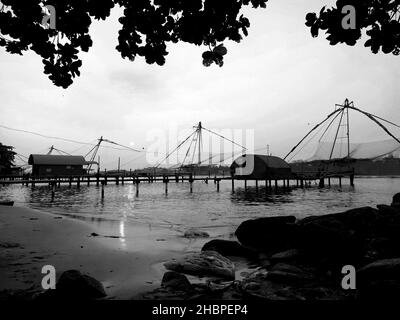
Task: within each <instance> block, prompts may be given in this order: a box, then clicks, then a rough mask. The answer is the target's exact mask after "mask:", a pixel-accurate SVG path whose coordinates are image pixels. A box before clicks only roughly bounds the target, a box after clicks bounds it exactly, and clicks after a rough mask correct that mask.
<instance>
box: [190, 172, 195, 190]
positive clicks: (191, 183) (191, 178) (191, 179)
mask: <svg viewBox="0 0 400 320" xmlns="http://www.w3.org/2000/svg"><path fill="white" fill-rule="evenodd" d="M193 181H194V180H193V177H192V175H190V177H189V185H190V193H193Z"/></svg>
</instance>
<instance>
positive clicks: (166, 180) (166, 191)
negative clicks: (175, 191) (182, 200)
mask: <svg viewBox="0 0 400 320" xmlns="http://www.w3.org/2000/svg"><path fill="white" fill-rule="evenodd" d="M163 182H164V184H165V194H168V182H169V178H168V177H164V178H163Z"/></svg>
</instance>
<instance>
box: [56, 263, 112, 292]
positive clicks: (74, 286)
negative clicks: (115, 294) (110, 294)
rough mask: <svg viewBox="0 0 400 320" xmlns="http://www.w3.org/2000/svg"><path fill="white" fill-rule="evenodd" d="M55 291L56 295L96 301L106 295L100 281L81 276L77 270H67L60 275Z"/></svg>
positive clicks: (84, 275)
mask: <svg viewBox="0 0 400 320" xmlns="http://www.w3.org/2000/svg"><path fill="white" fill-rule="evenodd" d="M56 290H57V293H58V294H62V295H63V296H69V297H71V298H74V297H79V298H85V299H97V298H103V297H105V296H106V295H107V294H106V292H105V290H104V287H103V285H102V284H101V282H100V281H98V280H96V279H95V278H93V277H90V276H88V275H86V274H82V273H81V272H80V271H78V270H68V271H65V272H64V273H62V274H61V276H60V279H59V280H58V282H57V285H56Z"/></svg>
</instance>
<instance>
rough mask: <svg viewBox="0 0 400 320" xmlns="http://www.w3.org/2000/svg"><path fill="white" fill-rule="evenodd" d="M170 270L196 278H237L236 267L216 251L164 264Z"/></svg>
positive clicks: (195, 254)
mask: <svg viewBox="0 0 400 320" xmlns="http://www.w3.org/2000/svg"><path fill="white" fill-rule="evenodd" d="M164 266H165V268H167V269H168V270H172V271H176V272H181V273H186V274H192V275H196V276H207V275H208V276H218V277H222V278H228V279H234V278H235V265H234V264H233V262H232V261H230V260H229V259H228V258H225V257H224V256H222V255H220V254H219V253H218V252H215V251H203V252H201V253H192V254H187V255H184V256H183V257H180V258H178V259H174V260H171V261H168V262H166V263H165V264H164Z"/></svg>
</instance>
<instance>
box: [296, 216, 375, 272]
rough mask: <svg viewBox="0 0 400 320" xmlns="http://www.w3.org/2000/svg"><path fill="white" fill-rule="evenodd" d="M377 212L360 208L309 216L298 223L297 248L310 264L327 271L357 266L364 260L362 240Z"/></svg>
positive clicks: (363, 240)
mask: <svg viewBox="0 0 400 320" xmlns="http://www.w3.org/2000/svg"><path fill="white" fill-rule="evenodd" d="M376 215H377V210H375V209H372V208H361V209H360V210H359V211H357V209H356V210H350V211H347V212H342V213H338V214H332V215H325V216H318V217H308V218H305V219H303V220H301V221H300V222H299V223H298V225H299V230H298V239H297V248H298V249H299V250H300V252H301V253H302V254H303V255H305V256H306V257H307V258H308V259H309V260H310V261H314V262H318V263H323V264H325V265H326V267H328V268H329V269H337V267H338V266H343V265H346V264H351V265H356V264H358V263H359V261H360V260H361V259H362V258H363V256H364V254H363V252H364V251H363V248H364V242H365V237H366V236H367V235H368V231H367V230H368V228H370V224H371V223H372V221H375V219H376Z"/></svg>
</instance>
